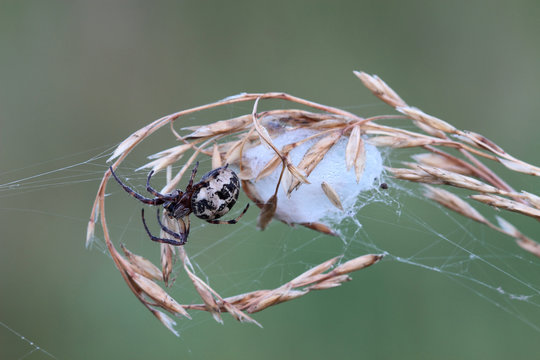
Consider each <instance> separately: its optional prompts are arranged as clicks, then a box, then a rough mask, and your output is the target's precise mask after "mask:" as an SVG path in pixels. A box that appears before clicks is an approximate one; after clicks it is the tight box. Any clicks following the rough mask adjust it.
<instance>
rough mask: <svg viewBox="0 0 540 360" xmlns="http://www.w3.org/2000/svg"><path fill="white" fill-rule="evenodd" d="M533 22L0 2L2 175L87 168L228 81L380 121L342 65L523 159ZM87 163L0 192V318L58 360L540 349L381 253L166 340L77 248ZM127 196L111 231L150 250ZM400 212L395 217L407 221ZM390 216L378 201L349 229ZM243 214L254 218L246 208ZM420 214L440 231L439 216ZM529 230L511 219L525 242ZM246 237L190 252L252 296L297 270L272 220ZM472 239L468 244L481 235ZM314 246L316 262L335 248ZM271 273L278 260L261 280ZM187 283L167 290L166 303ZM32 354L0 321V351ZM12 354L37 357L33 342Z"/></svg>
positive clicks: (513, 325)
mask: <svg viewBox="0 0 540 360" xmlns="http://www.w3.org/2000/svg"><path fill="white" fill-rule="evenodd" d="M539 18H540V4H539V3H538V2H537V1H512V2H507V1H455V2H449V1H421V0H413V1H397V0H393V1H340V2H333V3H330V2H325V1H293V2H269V1H234V2H232V1H227V2H223V1H213V2H195V1H193V2H187V1H160V2H147V1H114V2H109V1H71V2H65V1H37V0H34V1H6V0H3V1H0V49H1V50H0V52H1V56H0V79H1V84H2V86H0V181H1V183H2V184H4V183H7V182H10V181H15V180H18V179H23V178H26V177H29V176H33V175H36V174H40V173H44V172H47V171H50V170H54V169H60V168H62V167H64V166H68V165H71V164H74V163H77V162H80V161H84V160H86V159H88V158H89V157H91V156H93V155H95V154H97V153H99V152H101V151H103V150H104V149H106V148H108V147H111V146H114V144H115V143H117V142H118V141H120V140H122V139H123V138H125V137H126V136H127V135H128V134H130V133H131V132H132V131H134V130H136V129H138V128H140V127H141V126H143V125H144V124H146V123H148V122H149V121H151V120H153V119H155V118H157V117H159V116H161V115H164V114H168V113H171V112H173V111H177V110H181V109H185V108H188V107H192V106H195V105H200V104H204V103H207V102H211V101H214V100H216V99H220V98H223V97H226V96H229V95H233V94H236V93H239V92H243V91H286V92H289V93H291V94H294V95H298V96H301V97H304V98H307V99H310V100H314V101H318V102H322V103H325V104H329V105H333V106H338V107H343V108H345V109H347V110H350V111H353V112H356V113H358V114H361V115H364V114H365V115H372V114H381V113H383V114H384V113H390V112H391V111H390V109H388V108H387V107H386V106H384V105H382V104H380V103H379V102H378V101H377V100H376V99H375V98H374V97H373V96H372V95H371V94H369V92H368V91H367V90H365V89H364V88H363V87H362V85H361V83H360V81H359V80H357V79H356V78H355V77H354V76H353V75H352V70H364V71H366V72H369V73H376V74H378V75H380V76H381V77H383V79H385V80H386V81H387V82H388V83H389V84H390V85H391V86H392V87H394V89H396V91H398V92H399V93H400V95H402V96H403V97H404V99H405V100H406V101H408V102H409V103H410V104H412V105H415V106H418V107H420V108H422V109H423V110H425V111H426V112H428V113H430V114H433V115H436V116H439V117H440V118H442V119H445V120H447V121H449V122H451V123H452V124H454V125H456V126H457V127H460V128H464V129H469V130H473V131H477V132H480V133H482V134H483V135H485V136H487V137H488V138H491V139H493V140H495V141H496V142H497V143H498V144H499V145H501V146H503V147H504V148H505V149H506V150H507V151H508V152H510V153H512V154H514V155H516V156H517V157H519V158H521V159H523V160H525V161H529V162H532V163H536V164H538V163H539V162H540V161H539V158H538V152H537V150H538V145H537V144H538V139H537V136H538V133H539V132H540V122H539V121H538V114H540V102H538V100H537V94H538V83H540V67H539V66H538V63H539V59H540V42H539V41H538V37H539V35H540V23H539V22H538V19H539ZM229 111H231V113H236V112H242V111H244V112H247V111H250V109H249V106H247V105H246V106H245V107H244V105H239V107H236V108H234V107H233V108H231V109H229ZM185 121H186V124H189V125H192V124H195V123H201V122H205V121H207V119H205V118H202V117H195V118H187V119H185ZM169 141H170V138H169ZM535 144H536V145H535ZM149 148H151V149H149V150H150V151H153V150H157V149H160V148H161V144H159V143H154V144H152V145H149ZM92 164H93V165H96V166H93V167H90V171H88V175H87V176H86V177H85V179H86V181H84V182H80V183H75V182H70V181H69V179H67V178H65V176H68V175H69V174H70V173H69V170H66V171H63V172H59V174H58V180H54V177H53V180H50V181H49V183H48V185H47V186H44V187H42V188H41V187H39V186H37V187H36V188H35V189H33V190H34V191H30V190H28V191H18V190H17V189H16V188H14V189H7V190H6V189H4V188H3V189H2V190H3V191H2V192H1V193H0V196H1V206H0V214H1V216H0V227H1V229H2V239H1V240H0V241H1V242H0V244H1V245H0V246H1V249H0V272H1V274H2V275H1V276H0V288H1V289H2V294H1V295H0V321H1V322H3V323H5V324H7V325H8V326H10V327H11V328H13V329H14V330H16V331H17V332H19V333H20V334H22V335H23V336H25V337H27V338H29V339H31V340H32V341H35V342H36V343H37V344H38V345H39V346H41V347H43V348H45V349H46V350H47V351H49V352H50V353H52V354H53V355H55V356H56V357H57V358H59V359H77V358H130V359H133V358H139V359H144V358H156V357H158V358H162V359H173V358H175V359H176V358H184V357H186V356H187V357H191V358H195V359H199V358H201V359H208V358H223V359H228V358H235V359H242V358H246V359H251V358H258V359H273V358H281V359H292V358H311V359H319V358H320V359H323V358H329V357H332V358H353V357H354V358H359V357H365V358H377V359H378V358H381V359H383V358H402V359H409V358H411V359H419V358H426V359H432V358H436V359H446V358H447V359H453V358H461V359H466V358H471V359H472V358H474V359H477V358H491V359H503V358H508V357H512V358H531V356H533V355H532V354H534V353H536V351H537V350H536V342H535V339H537V337H538V332H536V331H535V330H533V329H532V328H531V327H529V326H528V325H527V324H526V323H525V321H522V320H521V319H519V318H518V317H516V316H514V315H512V314H507V313H506V312H504V311H503V310H501V309H500V308H498V307H497V306H494V305H493V304H492V303H491V302H489V301H486V299H484V298H482V297H481V296H477V295H476V294H475V293H474V292H472V291H470V290H468V289H467V288H466V287H464V286H461V285H462V284H460V283H457V282H454V281H449V279H448V278H447V277H445V276H444V275H441V274H439V273H436V272H433V271H426V270H423V269H421V268H419V267H414V266H407V265H405V264H402V263H399V262H392V261H386V262H385V261H383V262H382V263H379V264H378V265H376V266H374V267H372V268H370V269H368V270H364V271H363V272H360V273H357V274H354V276H353V277H354V279H355V280H354V281H353V282H352V283H348V284H345V285H344V286H342V287H341V288H338V289H333V290H328V291H324V292H320V293H316V294H311V295H309V296H307V297H306V298H303V299H300V300H298V301H294V302H291V303H287V304H284V305H280V306H278V307H276V308H272V309H269V310H267V311H264V312H263V313H261V314H258V315H256V319H257V320H258V321H259V322H260V323H262V324H263V326H264V327H265V328H264V329H262V330H261V329H258V328H254V327H252V326H249V325H242V324H237V323H235V321H234V320H232V319H230V318H228V317H225V325H224V326H221V325H218V324H216V323H214V322H213V321H212V320H211V319H210V318H209V317H208V316H207V314H196V315H195V318H194V320H193V321H191V322H188V321H186V320H183V319H181V320H179V321H180V322H181V323H182V324H181V325H180V327H179V328H180V331H181V333H182V337H181V338H180V339H177V338H175V337H174V336H173V335H171V334H170V333H169V332H168V331H167V330H166V329H165V328H163V327H162V325H161V324H159V323H158V322H157V321H156V320H155V319H154V318H153V317H152V316H151V315H150V314H149V313H147V311H146V310H145V309H144V308H143V307H142V306H141V305H140V304H139V303H138V302H137V301H136V299H135V298H134V297H133V296H132V294H131V292H130V291H129V290H128V289H127V287H126V286H125V284H124V283H123V281H122V280H121V278H120V276H119V274H118V273H117V272H116V270H115V269H114V265H113V264H112V262H111V261H110V259H109V258H108V257H107V256H105V255H102V254H101V253H99V251H95V250H94V251H87V250H86V249H85V248H84V237H85V231H86V229H85V227H86V223H87V221H88V217H89V211H90V207H91V201H92V199H93V196H94V194H95V191H96V189H97V186H98V179H99V178H100V174H101V173H102V172H103V171H104V170H105V169H106V164H105V160H104V159H100V161H95V162H92ZM92 164H91V165H92ZM131 165H133V166H134V167H135V166H137V165H138V164H137V163H136V162H133V163H131ZM142 178H144V176H143V175H141V179H142ZM136 181H138V179H134V180H133V182H136ZM531 181H532V180H531ZM55 182H58V186H54V185H53V184H54V183H55ZM64 182H65V185H63V183H64ZM520 185H521V186H522V187H527V186H531V185H530V183H529V184H527V182H524V183H523V184H520ZM111 191H112V190H111ZM123 204H132V205H133V206H131V207H130V208H129V209H126V208H118V209H116V210H114V212H112V213H113V214H115V215H119V217H118V222H115V223H114V224H111V226H112V227H114V228H115V230H116V231H117V234H118V236H120V237H121V239H123V240H126V241H128V240H129V241H130V242H128V243H129V244H131V245H132V246H133V247H134V248H139V249H136V250H141V251H143V250H142V249H144V252H145V254H146V253H148V254H150V253H151V251H153V250H152V249H154V248H155V245H154V244H151V243H150V242H149V241H148V240H147V239H146V237H145V235H144V234H143V232H142V227H141V225H140V223H139V218H138V212H139V208H138V206H135V203H128V202H124V203H123ZM412 206H413V205H411V206H410V207H406V209H403V210H404V211H414V212H416V211H417V210H414V209H415V208H413V207H412ZM368 209H369V208H368ZM411 209H412V210H411ZM418 211H419V212H420V211H422V210H418ZM388 212H389V211H388V210H386V212H385V211H384V210H382V212H381V210H374V212H373V213H372V214H368V215H367V216H366V219H365V220H366V221H369V218H374V219H377V218H378V216H387V213H388ZM390 212H393V210H392V211H390ZM424 212H425V211H424ZM122 214H123V215H125V217H126V219H124V218H122V217H121V216H120V215H122ZM385 214H386V215H385ZM248 216H250V217H248V218H249V219H251V226H253V223H254V222H253V219H254V217H255V214H254V213H253V212H252V213H251V214H249V215H248ZM426 216H427V217H429V216H430V213H429V211H427V214H426ZM124 220H125V222H122V221H124ZM377 221H378V223H379V228H377V227H376V226H372V227H371V228H369V227H368V226H366V227H367V228H368V229H372V230H371V231H373V232H375V231H377V232H378V231H379V230H380V231H381V233H380V236H378V238H381V239H382V238H383V235H384V236H385V237H384V239H385V241H387V242H390V241H396V242H399V246H403V247H406V246H407V243H408V238H406V237H405V235H403V234H401V233H400V231H399V230H400V229H399V228H396V227H394V228H393V230H395V231H394V232H393V233H392V232H391V231H389V230H391V229H392V228H390V229H389V228H388V227H386V226H384V224H381V221H380V218H379V220H376V222H375V223H377ZM392 221H393V220H392ZM426 221H430V224H431V225H432V226H433V227H434V228H436V225H437V222H439V221H444V218H443V219H438V220H437V219H426ZM383 223H384V222H383ZM529 225H530V224H529ZM533 225H536V224H533ZM412 226H416V227H417V228H418V227H419V225H418V224H412ZM475 229H476V228H475ZM533 229H534V228H533V227H532V226H531V227H530V228H528V229H527V228H525V229H523V230H524V232H528V233H529V234H531V235H534V234H535V232H534V230H533ZM245 230H246V231H249V234H250V235H249V238H251V237H254V238H257V243H260V244H261V247H259V248H257V247H255V246H253V245H251V244H248V241H247V240H248V239H249V238H248V235H242V236H239V237H240V238H241V239H242V242H241V243H240V244H239V245H235V243H234V237H236V236H232V237H231V239H229V240H228V242H227V243H226V244H225V245H223V246H220V247H219V248H217V249H212V250H211V251H210V252H207V253H204V254H203V255H201V257H200V261H201V263H204V262H211V261H210V260H211V259H210V257H211V255H212V257H214V256H215V257H217V258H221V259H222V260H221V261H222V263H220V264H218V266H217V267H216V266H213V267H212V266H210V268H209V270H208V272H207V274H208V275H209V276H210V277H212V273H211V272H212V271H216V272H218V273H219V271H220V269H221V271H225V275H227V271H228V272H229V273H230V274H232V270H231V268H233V269H235V271H239V272H242V271H244V272H246V275H245V276H246V279H244V281H249V280H251V281H253V283H251V284H249V283H248V285H249V286H253V288H259V287H266V286H268V287H270V286H273V285H276V284H278V283H279V281H281V280H288V279H289V278H290V276H292V275H294V274H295V271H296V270H297V269H289V268H287V266H286V264H283V263H278V264H272V263H271V260H269V259H271V254H272V253H279V252H284V251H287V250H288V249H298V248H299V246H300V245H298V244H293V245H288V244H287V243H286V242H287V241H294V242H301V241H302V239H304V240H306V241H307V240H309V239H311V238H312V237H313V233H311V232H308V231H305V230H301V231H300V232H299V233H298V235H297V234H296V233H294V232H292V231H293V230H289V229H286V228H285V227H284V226H283V225H281V224H273V225H272V226H271V227H270V229H268V230H267V231H266V232H264V233H262V234H261V233H259V232H255V231H254V230H253V229H250V228H249V226H248V227H247V228H245ZM227 231H232V230H227ZM482 231H485V230H478V233H480V235H476V236H479V237H481V238H482V239H484V237H491V236H494V235H493V234H491V233H490V234H489V235H485V234H483V233H482ZM204 234H205V236H204V237H203V236H201V239H196V236H194V235H192V242H193V246H194V249H201V248H204V246H205V245H200V244H197V245H196V244H195V242H196V241H201V242H202V244H208V243H209V242H211V241H212V238H213V237H215V236H219V234H220V232H219V230H216V229H206V228H205V231H204ZM206 235H207V236H206ZM411 236H414V234H412V235H411ZM423 236H424V237H426V238H427V237H428V236H429V233H428V234H423ZM322 239H323V240H324V241H328V242H333V241H334V240H332V239H327V238H321V240H320V241H322ZM484 240H485V239H484ZM509 244H510V245H512V244H511V243H509ZM190 245H191V244H190ZM231 245H232V246H233V249H234V251H232V250H231V249H230V248H227V247H226V246H231ZM510 245H508V246H510ZM381 247H382V246H381ZM261 249H263V250H264V252H266V251H267V252H269V254H268V253H267V254H265V257H264V258H263V260H261V261H260V262H259V263H257V262H255V263H252V262H253V261H247V260H246V263H245V265H246V266H247V267H248V269H255V270H254V271H255V272H256V271H260V273H257V272H256V273H255V274H251V273H248V272H247V270H245V269H244V270H242V268H241V267H240V266H239V264H243V263H242V262H241V260H237V261H235V262H232V261H231V259H228V258H227V257H226V256H223V254H224V253H225V254H231V253H233V252H234V255H235V257H237V258H238V259H241V258H244V259H247V257H246V256H247V255H249V256H254V255H253V254H258V253H262V252H263V250H261ZM154 251H155V250H154ZM303 251H304V250H303V249H300V251H299V253H297V254H295V256H296V257H298V258H300V259H301V258H302V257H303V256H305V257H306V259H308V260H306V264H313V263H316V262H317V261H318V260H319V259H320V257H317V259H315V258H316V257H315V256H313V254H316V253H317V251H315V250H313V249H311V250H310V249H309V247H308V248H307V249H306V250H305V253H304V252H303ZM154 253H155V254H156V256H157V252H154ZM154 253H152V254H154ZM321 253H322V256H323V258H322V260H324V259H326V258H330V257H332V256H333V255H334V254H333V253H332V250H328V249H327V250H321ZM279 256H281V258H280V257H279ZM277 257H278V258H280V259H281V260H284V259H287V257H285V256H283V255H277ZM154 260H155V259H154ZM251 260H253V259H251ZM294 261H299V260H298V259H295V260H294ZM531 261H532V260H531ZM229 265H231V267H228V266H229ZM270 265H273V266H275V267H276V268H278V269H279V267H280V266H281V267H282V268H284V270H283V272H280V271H277V272H278V274H277V275H274V277H273V278H271V277H269V278H268V280H267V276H269V275H270V274H271V272H270V271H269V270H268V269H267V268H266V266H270ZM213 269H216V270H213ZM224 269H225V270H224ZM263 270H265V271H263ZM240 275H242V274H240ZM218 276H219V275H218ZM231 276H232V275H231ZM242 276H243V275H242ZM218 281H219V278H218V280H216V283H217V282H218ZM229 281H230V280H229ZM267 281H268V283H269V282H272V284H268V283H267ZM183 282H184V280H183V279H178V285H175V286H177V287H176V291H177V292H178V294H177V295H179V296H181V294H182V291H183V290H184V285H183ZM244 284H246V283H245V282H244ZM230 286H232V285H230ZM186 287H187V285H186ZM229 289H230V290H231V291H236V290H237V289H234V288H232V287H231V288H228V289H227V290H229ZM226 295H230V294H226ZM525 318H526V316H525ZM533 322H534V323H536V324H538V319H533ZM32 349H33V348H32V347H31V346H30V345H28V344H27V343H26V342H25V341H24V340H22V339H20V338H19V337H18V336H16V335H14V334H13V333H11V332H9V331H8V330H7V329H5V328H2V327H0V357H1V358H3V359H11V358H20V357H22V356H24V355H25V354H27V353H28V352H29V351H31V350H32ZM26 358H27V359H41V358H47V356H46V355H45V354H43V353H40V352H39V351H35V352H33V353H32V354H29V355H28V356H27V357H26Z"/></svg>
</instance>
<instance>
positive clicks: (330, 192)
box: [321, 181, 343, 211]
mask: <svg viewBox="0 0 540 360" xmlns="http://www.w3.org/2000/svg"><path fill="white" fill-rule="evenodd" d="M321 188H322V189H323V192H324V194H325V195H326V197H327V198H328V200H330V202H331V203H332V204H334V206H335V207H337V208H338V209H339V210H341V211H343V205H341V200H339V195H338V193H337V192H336V190H334V188H333V187H332V186H330V185H329V184H328V183H326V182H325V181H323V182H322V183H321Z"/></svg>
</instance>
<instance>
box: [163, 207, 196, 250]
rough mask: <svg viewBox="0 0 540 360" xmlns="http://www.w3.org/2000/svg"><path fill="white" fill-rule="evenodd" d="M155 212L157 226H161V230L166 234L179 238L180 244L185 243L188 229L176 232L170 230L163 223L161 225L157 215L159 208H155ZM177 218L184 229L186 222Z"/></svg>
mask: <svg viewBox="0 0 540 360" xmlns="http://www.w3.org/2000/svg"><path fill="white" fill-rule="evenodd" d="M156 213H157V221H158V224H159V226H160V227H161V230H163V231H165V232H166V233H167V234H169V235H171V236H172V237H174V238H175V239H178V240H180V242H181V243H182V244H185V243H186V242H187V236H188V234H187V233H189V229H187V232H184V233H176V232H174V231H172V230H171V229H169V228H168V227H166V226H165V225H163V223H162V222H161V219H160V216H159V208H158V209H157V212H156ZM178 220H179V221H182V226H183V227H184V229H186V223H185V222H184V220H182V219H178Z"/></svg>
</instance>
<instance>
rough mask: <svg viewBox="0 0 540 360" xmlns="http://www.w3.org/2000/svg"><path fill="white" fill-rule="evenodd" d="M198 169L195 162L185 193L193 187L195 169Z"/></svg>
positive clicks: (197, 163) (197, 164)
mask: <svg viewBox="0 0 540 360" xmlns="http://www.w3.org/2000/svg"><path fill="white" fill-rule="evenodd" d="M198 167H199V162H198V161H197V162H196V163H195V166H194V167H193V170H191V177H190V178H189V183H188V185H187V187H186V192H187V190H188V189H191V187H192V186H193V180H195V174H197V168H198Z"/></svg>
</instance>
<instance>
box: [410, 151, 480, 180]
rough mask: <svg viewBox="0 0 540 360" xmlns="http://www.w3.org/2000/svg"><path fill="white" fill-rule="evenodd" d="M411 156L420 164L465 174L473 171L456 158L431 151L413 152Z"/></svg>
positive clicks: (472, 173)
mask: <svg viewBox="0 0 540 360" xmlns="http://www.w3.org/2000/svg"><path fill="white" fill-rule="evenodd" d="M412 158H413V159H414V160H415V161H417V162H418V163H419V164H422V165H426V166H431V167H438V168H439V169H443V170H446V171H450V172H453V173H457V174H461V175H466V176H473V175H474V172H473V171H472V169H471V168H470V167H466V166H464V165H463V163H462V162H460V161H458V159H456V158H452V157H448V156H442V155H439V154H433V153H424V154H415V155H413V156H412Z"/></svg>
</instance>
